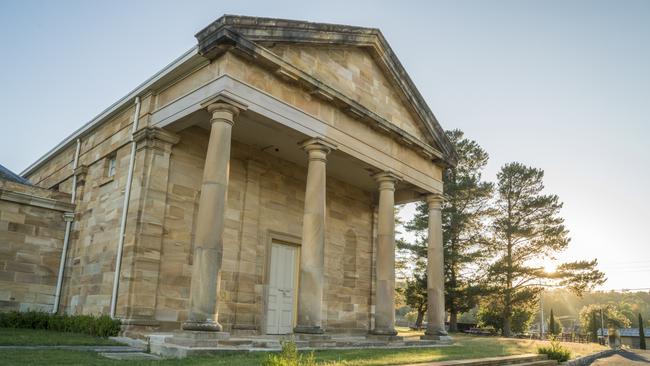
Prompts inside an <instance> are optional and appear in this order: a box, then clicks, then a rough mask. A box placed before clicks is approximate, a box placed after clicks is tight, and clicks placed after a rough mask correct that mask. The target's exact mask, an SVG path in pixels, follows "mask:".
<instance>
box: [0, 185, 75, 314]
mask: <svg viewBox="0 0 650 366" xmlns="http://www.w3.org/2000/svg"><path fill="white" fill-rule="evenodd" d="M69 202H70V196H69V195H68V194H65V193H61V192H56V191H50V190H46V189H42V188H38V187H34V186H29V185H23V184H19V183H14V182H9V181H5V180H0V311H8V310H20V311H26V310H40V311H48V312H49V311H51V310H52V305H53V303H54V292H55V287H56V280H57V275H58V270H59V263H60V257H61V249H62V247H63V236H64V231H65V222H64V220H63V213H64V212H66V211H68V212H70V211H73V210H74V207H73V206H72V205H71V204H70V203H69Z"/></svg>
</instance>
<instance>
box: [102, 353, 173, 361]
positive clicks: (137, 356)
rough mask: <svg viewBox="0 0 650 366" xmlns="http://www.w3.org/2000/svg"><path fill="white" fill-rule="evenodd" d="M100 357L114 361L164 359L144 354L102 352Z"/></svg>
mask: <svg viewBox="0 0 650 366" xmlns="http://www.w3.org/2000/svg"><path fill="white" fill-rule="evenodd" d="M99 355H100V356H103V357H106V358H110V359H112V360H161V359H162V358H161V357H159V356H156V355H152V354H151V353H144V352H101V353H100V354H99Z"/></svg>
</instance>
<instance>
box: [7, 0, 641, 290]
mask: <svg viewBox="0 0 650 366" xmlns="http://www.w3.org/2000/svg"><path fill="white" fill-rule="evenodd" d="M224 13H228V14H242V15H256V16H268V17H282V18H290V19H301V20H309V21H317V22H330V23H342V24H351V25H360V26H371V27H377V28H380V29H381V30H382V32H383V33H384V35H385V36H386V38H387V39H388V41H389V43H390V44H391V46H392V47H393V49H394V50H395V52H396V53H397V55H398V56H399V58H400V60H401V61H402V63H403V64H404V66H405V68H406V69H407V71H408V72H409V74H410V75H411V77H412V79H413V80H414V81H415V83H416V85H417V86H418V88H419V89H420V92H421V93H422V94H423V95H424V97H425V99H426V100H427V102H428V103H429V105H430V107H431V109H432V110H433V111H434V113H435V114H436V116H437V117H438V119H439V120H440V122H441V124H442V125H443V127H444V128H447V129H451V128H460V129H462V130H464V131H465V133H466V134H467V135H468V136H469V137H471V138H473V139H476V140H477V141H478V142H479V143H480V144H481V145H482V146H483V147H484V148H485V149H486V150H487V151H488V152H489V153H490V155H491V160H490V164H489V167H488V171H487V172H486V175H487V177H488V178H490V179H493V178H494V176H495V174H496V171H497V170H498V169H499V167H500V166H501V165H503V164H504V163H506V162H510V161H520V162H522V163H525V164H528V165H532V166H535V167H538V168H542V169H544V170H545V172H546V186H547V191H548V192H549V193H555V194H558V195H559V196H560V198H561V199H562V200H563V201H564V203H565V206H564V209H563V211H562V214H563V215H564V217H565V218H566V223H567V226H568V228H569V229H570V230H571V236H572V243H571V248H570V249H569V250H568V251H567V252H565V253H564V254H563V255H562V256H561V258H560V259H562V260H572V259H579V258H593V257H596V258H598V259H599V261H600V262H601V268H602V269H603V270H605V271H606V272H607V274H608V277H609V281H608V283H607V285H606V286H605V287H606V288H615V289H620V288H638V287H650V280H649V279H650V239H648V237H649V236H648V235H647V234H646V230H647V228H648V226H650V225H649V224H650V215H649V214H648V207H650V144H649V143H648V141H647V140H648V136H649V135H650V117H649V116H650V1H614V0H612V1H449V2H440V1H422V2H417V1H386V2H380V1H357V2H355V1H350V0H348V1H326V2H325V1H320V2H311V3H309V2H306V1H258V2H256V1H237V2H225V1H178V2H169V1H106V2H98V1H57V2H53V1H8V0H3V1H0V47H1V48H0V49H1V50H2V57H0V116H1V118H0V123H1V124H2V131H3V132H2V134H0V164H3V165H5V166H6V167H8V168H10V169H12V170H14V171H17V172H20V171H22V170H23V169H24V168H25V167H26V166H27V165H29V164H30V163H31V162H33V161H34V160H36V159H37V158H38V157H40V156H41V155H42V154H43V153H45V152H46V151H47V150H49V149H50V148H51V147H53V146H54V145H55V144H56V143H58V142H59V141H61V140H62V139H63V138H65V137H66V136H67V135H69V134H70V133H71V132H73V131H74V130H75V129H77V128H78V127H80V126H81V125H82V124H83V123H85V122H87V121H88V120H90V119H91V118H92V117H94V116H95V115H96V114H98V113H99V112H100V111H102V110H103V109H104V108H106V107H107V106H109V105H110V104H112V103H113V102H114V101H115V100H117V99H118V98H120V97H122V96H123V95H125V94H126V93H127V92H129V91H130V90H131V89H133V88H134V87H135V86H137V85H138V84H139V83H140V82H142V81H143V80H145V79H146V78H148V77H149V76H151V75H152V74H153V73H155V72H156V71H158V70H159V69H160V68H162V67H163V66H165V65H166V64H167V63H169V62H170V61H171V60H173V59H174V58H176V57H177V56H179V55H180V54H181V53H183V52H184V51H186V50H187V49H189V48H190V47H192V46H193V45H194V44H195V39H194V34H195V33H196V32H197V31H198V30H200V29H201V28H202V27H204V26H205V25H207V24H208V23H210V22H211V21H213V20H214V19H216V18H218V17H219V16H220V15H222V14H224ZM408 214H409V212H408V210H407V211H406V212H405V215H408Z"/></svg>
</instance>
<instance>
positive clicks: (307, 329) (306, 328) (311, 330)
mask: <svg viewBox="0 0 650 366" xmlns="http://www.w3.org/2000/svg"><path fill="white" fill-rule="evenodd" d="M293 332H294V333H302V334H323V333H325V331H324V330H323V328H321V327H319V326H318V325H316V326H310V325H297V326H296V327H295V328H293Z"/></svg>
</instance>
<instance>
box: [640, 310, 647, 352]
mask: <svg viewBox="0 0 650 366" xmlns="http://www.w3.org/2000/svg"><path fill="white" fill-rule="evenodd" d="M644 326H645V324H643V317H642V316H641V313H639V348H641V349H646V345H645V329H644Z"/></svg>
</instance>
